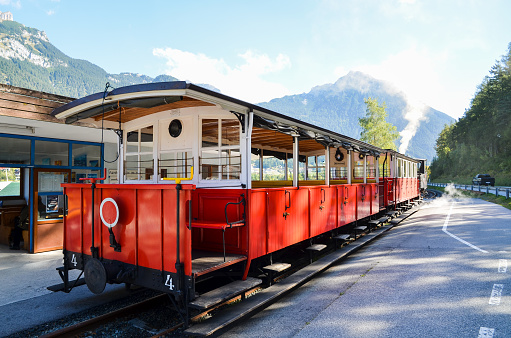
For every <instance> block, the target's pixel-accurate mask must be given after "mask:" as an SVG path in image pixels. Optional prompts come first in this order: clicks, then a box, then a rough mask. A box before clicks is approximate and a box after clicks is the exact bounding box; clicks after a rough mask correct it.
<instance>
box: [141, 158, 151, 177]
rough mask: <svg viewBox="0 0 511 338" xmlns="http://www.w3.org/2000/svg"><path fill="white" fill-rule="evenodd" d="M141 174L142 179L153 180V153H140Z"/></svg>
mask: <svg viewBox="0 0 511 338" xmlns="http://www.w3.org/2000/svg"><path fill="white" fill-rule="evenodd" d="M140 174H141V177H140V179H141V180H152V179H153V174H154V160H153V154H141V155H140Z"/></svg>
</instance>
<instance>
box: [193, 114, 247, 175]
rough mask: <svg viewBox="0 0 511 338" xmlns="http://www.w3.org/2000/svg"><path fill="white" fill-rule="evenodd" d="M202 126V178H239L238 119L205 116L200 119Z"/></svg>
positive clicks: (200, 162)
mask: <svg viewBox="0 0 511 338" xmlns="http://www.w3.org/2000/svg"><path fill="white" fill-rule="evenodd" d="M200 127H201V145H200V157H199V177H200V179H202V180H239V179H240V176H241V152H240V135H241V128H240V122H239V121H238V119H236V118H233V119H228V118H204V119H201V120H200Z"/></svg>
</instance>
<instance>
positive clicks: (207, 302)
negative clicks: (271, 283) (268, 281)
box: [188, 277, 263, 310]
mask: <svg viewBox="0 0 511 338" xmlns="http://www.w3.org/2000/svg"><path fill="white" fill-rule="evenodd" d="M262 282H263V281H262V280H260V279H258V278H252V277H248V278H247V279H246V280H237V281H234V282H232V283H229V284H227V285H224V286H222V287H220V288H218V289H215V290H212V291H209V292H206V293H205V294H203V295H200V297H199V298H196V299H195V300H194V301H193V302H190V304H189V305H188V306H189V307H191V308H194V309H198V310H206V309H209V308H212V307H213V306H215V305H218V304H221V303H222V302H225V301H227V300H229V299H231V298H233V297H236V296H239V295H240V294H242V293H243V292H245V291H248V290H250V289H252V288H255V287H256V286H258V285H260V284H262Z"/></svg>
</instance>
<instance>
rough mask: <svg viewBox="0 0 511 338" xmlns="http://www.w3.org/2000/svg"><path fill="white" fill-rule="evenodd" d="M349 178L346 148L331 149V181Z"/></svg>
mask: <svg viewBox="0 0 511 338" xmlns="http://www.w3.org/2000/svg"><path fill="white" fill-rule="evenodd" d="M347 178H348V153H347V150H346V149H344V148H341V147H339V148H330V179H331V180H346V179H347Z"/></svg>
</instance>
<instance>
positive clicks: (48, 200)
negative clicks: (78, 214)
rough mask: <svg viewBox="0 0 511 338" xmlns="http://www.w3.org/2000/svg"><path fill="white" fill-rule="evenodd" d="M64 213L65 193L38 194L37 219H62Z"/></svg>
mask: <svg viewBox="0 0 511 338" xmlns="http://www.w3.org/2000/svg"><path fill="white" fill-rule="evenodd" d="M63 214H64V195H62V194H60V195H58V194H43V195H39V196H38V201H37V219H38V220H39V221H44V220H49V219H61V218H62V217H63Z"/></svg>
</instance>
